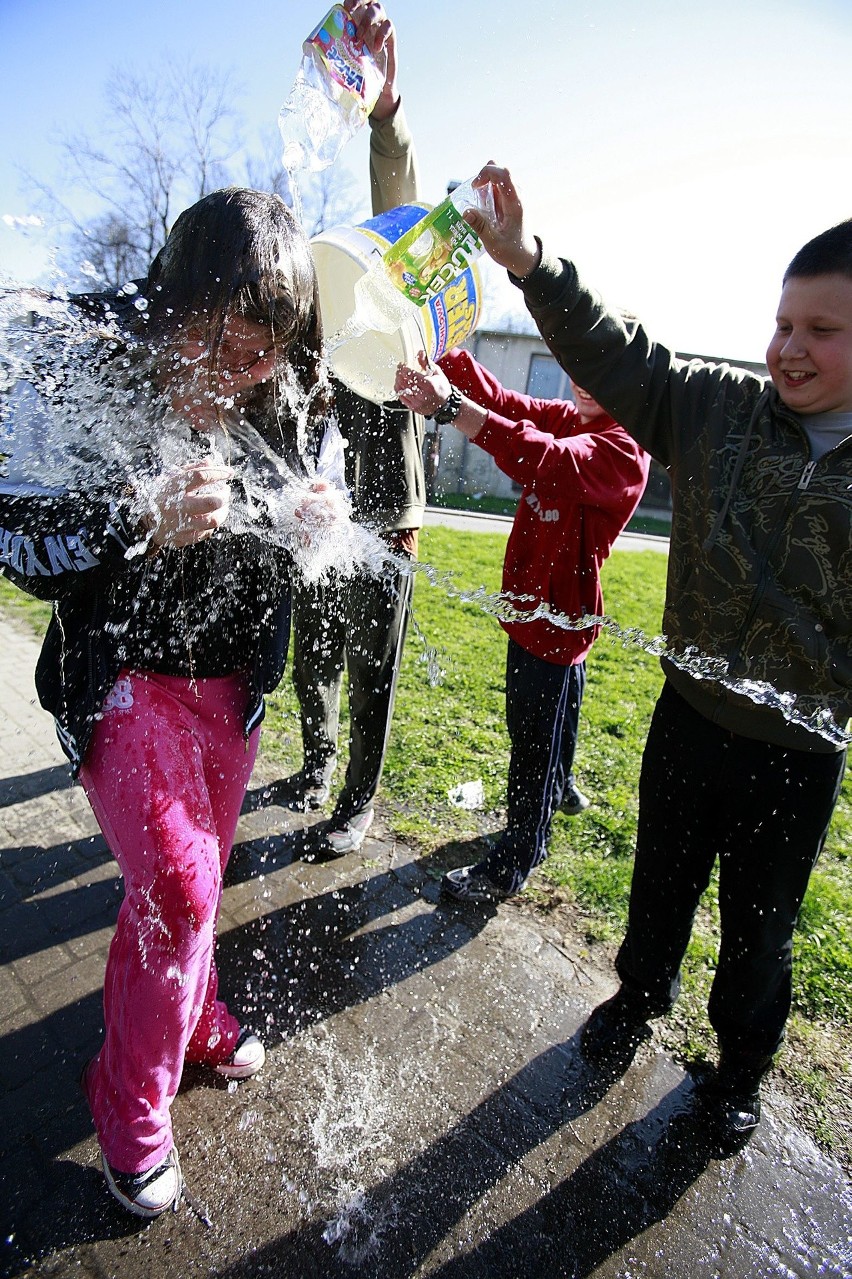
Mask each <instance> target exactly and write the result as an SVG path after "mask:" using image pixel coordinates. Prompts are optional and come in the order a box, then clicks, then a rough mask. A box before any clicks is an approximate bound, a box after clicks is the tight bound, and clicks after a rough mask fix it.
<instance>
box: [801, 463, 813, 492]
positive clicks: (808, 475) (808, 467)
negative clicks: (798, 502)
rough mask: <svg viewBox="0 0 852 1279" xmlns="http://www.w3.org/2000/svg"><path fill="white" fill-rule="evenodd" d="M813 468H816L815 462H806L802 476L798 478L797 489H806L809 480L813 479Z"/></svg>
mask: <svg viewBox="0 0 852 1279" xmlns="http://www.w3.org/2000/svg"><path fill="white" fill-rule="evenodd" d="M815 468H816V462H807V463H806V464H805V469H804V470H803V471H802V474H801V475H800V476H799V483H798V485H797V487H798V488H800V489H806V488H807V487H808V485H809V484H810V482H811V479H812V478H813V473H814V470H815Z"/></svg>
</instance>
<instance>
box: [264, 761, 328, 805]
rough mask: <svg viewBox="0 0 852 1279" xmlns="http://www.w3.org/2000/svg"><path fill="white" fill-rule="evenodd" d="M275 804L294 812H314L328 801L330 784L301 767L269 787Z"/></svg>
mask: <svg viewBox="0 0 852 1279" xmlns="http://www.w3.org/2000/svg"><path fill="white" fill-rule="evenodd" d="M267 789H268V791H269V794H270V798H271V800H272V803H273V804H281V805H282V807H284V808H289V809H291V810H292V811H293V812H294V813H312V812H316V810H317V809H319V808H322V806H323V804H325V803H327V802H328V795H329V786H328V783H327V782H325V781H323V779H322V778H321V777H311V776H309V775H308V774H307V773H305V771H304V769H301V770H300V771H299V772H298V773H293V774H292V776H291V777H283V778H282V779H281V780H280V781H278V782H273V783H272V784H271V785H270V786H269V787H267Z"/></svg>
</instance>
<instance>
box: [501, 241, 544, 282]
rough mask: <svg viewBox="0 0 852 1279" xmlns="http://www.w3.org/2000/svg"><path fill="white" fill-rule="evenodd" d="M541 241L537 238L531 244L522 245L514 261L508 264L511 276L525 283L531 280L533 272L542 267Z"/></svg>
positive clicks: (514, 256) (513, 258)
mask: <svg viewBox="0 0 852 1279" xmlns="http://www.w3.org/2000/svg"><path fill="white" fill-rule="evenodd" d="M541 252H542V250H541V241H540V240H539V239H538V237H535V238H534V239H533V240H532V241H531V242H529V243H525V244H522V245H520V246H519V247H518V249H517V250H516V252H515V253H514V254H513V255H512V261H511V262H510V263H509V264H508V269H509V272H510V274H511V275H513V276H514V277H515V279H516V280H519V281H520V282H521V283H523V281H524V280H527V279H529V277H530V276H531V275H532V273H533V271H535V270H536V269H537V267H539V266H540V265H541Z"/></svg>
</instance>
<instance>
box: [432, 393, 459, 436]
mask: <svg viewBox="0 0 852 1279" xmlns="http://www.w3.org/2000/svg"><path fill="white" fill-rule="evenodd" d="M463 403H464V401H463V400H462V395H461V391H459V390H458V388H457V387H455V386H451V387H450V393H449V395H448V396H447V398H446V399H445V400H444V402H443V403H442V404H440V405H439V406H438V408H437V409H435V411H434V413H433V414H432V421H433V422H437V423H438V425H439V426H449V424H450V423H451V422H455V420H456V418H457V417H458V415H459V413H460V412H461V410H462V405H463Z"/></svg>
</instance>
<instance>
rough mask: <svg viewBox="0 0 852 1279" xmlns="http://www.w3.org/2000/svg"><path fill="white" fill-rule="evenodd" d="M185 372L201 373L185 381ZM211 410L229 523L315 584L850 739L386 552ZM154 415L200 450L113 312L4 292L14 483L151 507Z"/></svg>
mask: <svg viewBox="0 0 852 1279" xmlns="http://www.w3.org/2000/svg"><path fill="white" fill-rule="evenodd" d="M121 294H122V295H123V300H124V304H125V305H131V306H133V307H134V308H137V309H140V308H141V309H143V310H144V307H146V306H147V300H146V299H145V298H144V297H142V296H137V294H138V289H137V288H136V286H135V285H133V284H132V283H128V284H127V285H125V286H124V288H123V289H122V290H121ZM161 354H162V353H161ZM116 367H117V370H118V374H119V376H118V377H117V376H116ZM183 372H185V373H186V375H187V378H188V382H189V387H190V393H195V392H197V394H198V395H199V396H201V395H204V394H207V395H209V390H208V389H207V388H206V386H205V384H204V381H203V376H202V375H203V370H202V369H196V370H193V369H184V370H183ZM193 376H197V377H198V378H199V383H198V386H197V387H195V388H193V383H192V377H193ZM36 389H37V391H38V394H36V393H35V392H36ZM276 394H277V395H278V396H279V397H280V404H279V409H280V410H281V411H283V412H284V413H286V415H287V416H288V417H289V418H291V419H292V420H295V422H296V435H297V448H298V451H299V452H300V454H301V455H302V456H304V457H307V455H308V453H309V449H308V437H309V423H310V416H311V413H310V409H311V399H310V396H308V397H305V396H304V394H303V393H302V392H301V391H300V389H299V388H298V386H297V385H296V383H295V381H294V380H293V379H292V378H287V377H286V376H285V377H283V378H282V379H281V380H280V385H279V384H278V383H276ZM215 408H216V419H217V424H216V426H215V428H214V429H211V431H210V433H209V434H208V435H207V437H206V442H207V446H208V450H209V457H210V459H211V460H217V459H218V460H225V461H227V462H228V463H229V464H230V465H232V466H233V467H234V469H235V471H236V472H237V474H238V477H239V483H238V484H234V485H232V495H231V513H230V516H229V527H230V528H231V529H232V530H233V531H234V532H238V533H252V534H254V535H255V536H257V537H258V538H259V539H261V540H263V541H265V542H268V543H270V544H272V545H275V546H279V547H281V548H283V549H284V550H286V551H287V552H288V553H289V555H290V556H291V557H292V560H293V562H294V564H295V568H296V571H297V572H298V573H299V574H300V575H301V577H302V578H303V579H304V580H305V581H307V582H309V583H315V582H320V581H323V580H325V579H326V578H327V577H328V576H329V574H331V573H332V572H334V573H335V574H337V575H338V576H339V577H346V576H352V575H355V574H358V573H366V574H368V575H371V576H374V577H377V576H381V575H382V574H392V573H397V572H398V573H420V574H422V575H423V576H424V577H425V578H426V579H427V580H428V582H429V583H430V585H432V586H433V587H437V588H439V589H441V590H442V591H443V592H444V593H445V594H446V595H447V596H448V598H450V599H457V600H458V601H459V602H461V603H465V604H471V605H473V606H475V607H476V608H478V609H480V610H481V611H482V612H484V613H486V614H488V615H490V616H493V617H495V618H497V619H498V620H500V621H503V622H516V623H523V624H527V623H531V622H535V621H540V620H547V622H548V623H549V624H550V625H553V626H556V627H559V628H561V629H564V630H570V631H577V630H586V629H588V628H589V627H597V628H599V629H600V630H601V631H602V632H604V633H606V634H608V635H609V636H611V637H612V638H613V639H614V640H616V641H618V642H620V643H621V644H622V645H623V646H625V647H628V646H629V647H638V648H641V649H643V650H644V651H646V652H648V653H649V654H651V655H653V656H656V657H663V658H665V659H667V661H669V662H671V663H672V665H673V666H675V667H676V668H677V669H678V670H682V671H684V672H685V673H686V674H687V675H689V676H690V677H691V678H693V679H697V680H702V681H707V682H715V683H717V684H719V685H720V686H721V687H723V688H725V689H727V690H729V691H730V692H732V693H735V694H738V695H740V696H743V697H746V698H748V699H749V700H751V701H752V702H754V703H755V704H756V705H760V706H765V707H767V708H771V709H773V710H776V711H778V712H779V713H780V714H782V715H783V716H784V718H785V719H786V720H787V721H788V722H789V723H791V724H795V725H799V726H801V727H803V728H805V729H807V730H808V731H809V732H812V733H816V734H818V735H819V736H821V737H823V738H825V739H826V740H827V741H828V742H830V743H831V744H832V745H834V746H841V747H842V746H845V745H847V744H848V742H849V741H850V736H849V734H848V733H847V732H845V731H844V730H843V729H842V728H841V727H840V726H839V725H838V724H837V723H836V721H835V720H834V718H833V716H832V714H831V712H830V710H829V709H828V708H827V707H826V706H825V705H824V704H823V703H822V701H821V699H819V698H817V697H807V696H805V695H802V694H798V695H797V694H793V693H789V692H785V691H782V690H778V689H777V688H775V687H774V686H773V685H771V684H769V683H768V682H766V681H760V680H753V679H747V678H744V677H742V676H736V675H733V674H732V673H731V671H730V670H729V667H728V663H727V662H726V661H724V660H723V659H720V658H714V657H709V656H706V655H704V654H701V653H699V652H698V651H697V650H695V649H687V650H685V651H683V652H678V651H676V650H674V649H673V648H671V647H670V645H669V644H668V642H667V641H666V639H665V637H664V636H650V637H649V636H647V635H645V634H644V633H643V632H642V631H641V630H640V629H638V628H636V627H622V626H620V625H619V624H618V622H617V621H615V620H614V619H613V618H611V617H609V616H606V615H602V616H596V615H589V614H587V615H584V616H582V617H579V618H571V617H568V616H566V615H564V614H561V613H559V612H557V611H555V610H552V609H551V608H550V607H549V605H548V604H546V603H541V602H538V603H536V601H535V599H534V598H533V597H530V596H526V597H525V596H509V595H507V594H505V593H502V592H496V593H495V592H488V591H487V590H486V589H485V587H478V588H476V589H473V590H470V589H467V588H463V587H460V586H459V585H458V583H457V581H456V580H455V577H454V575H453V574H452V573H451V572H442V571H439V570H438V569H436V568H434V567H433V566H432V565H430V564H427V563H421V562H418V563H412V562H410V561H409V560H408V559H407V558H405V557H402V556H395V555H393V554H392V553H391V552H390V551H389V550H388V548H387V546H386V545H385V543H384V542H383V541H382V540H381V538H380V537H379V536H378V535H377V534H376V533H375V532H374V531H373V530H371V529H369V528H366V527H364V526H363V525H361V524H359V523H357V522H356V521H354V520H353V519H352V518H351V511H350V508H349V505H348V501H347V499H346V498H345V497H344V496H343V495H339V496H338V497H331V498H329V497H328V495H327V496H326V498H325V499H322V500H318V497H317V492H316V485H317V479H318V478H321V477H317V475H315V474H308V475H298V474H296V473H295V471H294V470H292V469H291V468H290V467H289V466H288V464H287V463H286V462H285V461H284V460H283V459H282V458H281V456H280V455H279V454H278V453H277V452H275V450H274V449H272V447H271V446H270V445H269V444H268V443H267V441H266V440H265V439H264V437H263V436H262V435H261V434H260V432H259V431H258V430H257V429H256V428H255V427H254V426H253V425H252V424H251V422H249V421H248V419H247V418H246V417H245V416H244V415H243V414H242V413H241V411H240V409H239V407H238V406H237V405H236V404H235V403H234V401H233V400H229V399H228V398H227V397H219V398H218V399H217V401H216V404H215ZM152 415H153V419H154V420H155V421H156V423H157V427H156V429H157V449H158V454H159V458H160V463H161V467H162V468H163V469H168V468H169V467H177V466H181V465H184V464H186V463H187V462H189V461H198V445H199V433H198V432H195V431H193V430H192V429H191V427H190V426H189V424H188V421H187V419H186V418H185V417H182V416H181V415H180V414H178V413H177V412H174V411H172V412H170V411H169V410H168V406H163V404H162V402H161V397H160V398H159V399H158V394H157V392H156V390H155V383H154V372H153V370H152V368H151V360H150V358H149V356H146V350H145V349H143V348H142V346H141V345H139V344H137V345H136V346H134V342H133V340H132V339H129V338H128V336H127V334H126V332H125V331H124V330H123V328H120V326H119V316H118V314H117V312H116V311H110V310H107V311H106V312H105V314H104V315H103V316H101V317H98V319H97V321H95V320H93V319H92V318H90V317H88V316H86V315H85V314H84V313H83V312H81V311H80V310H79V309H78V308H77V307H75V306H72V305H71V304H69V302H68V301H67V300H66V299H63V298H62V297H53V296H49V295H47V294H45V293H44V292H42V291H39V290H35V289H27V290H22V289H13V290H5V291H4V292H2V293H0V457H2V458H3V459H4V460H5V463H6V474H7V477H9V476H10V475H11V472H10V467H11V468H13V470H14V476H13V478H15V479H16V480H17V481H18V482H22V483H24V484H27V483H32V484H33V485H35V486H42V487H44V486H45V485H47V486H48V487H49V488H52V489H53V490H61V489H63V488H64V489H67V490H69V491H72V492H73V491H80V492H85V493H92V492H93V490H94V491H95V492H97V491H100V492H101V493H102V495H103V496H104V497H105V498H107V499H108V498H109V497H111V496H112V495H113V494H114V493H115V492H116V491H117V490H125V491H128V492H131V493H132V494H133V497H132V506H133V511H132V514H133V515H135V516H136V518H138V519H139V520H141V518H142V516H143V515H144V514H145V513H146V512H147V511H149V510H150V509H151V504H152V502H153V499H154V496H155V485H156V484H157V483H158V482H160V480H161V473H160V474H159V475H156V476H154V475H152V474H151V473H150V469H148V470H146V469H145V467H143V466H140V459H150V453H151V441H152V426H151V423H152ZM12 453H13V456H11V457H10V454H12ZM529 605H532V606H533V607H527V606H529ZM208 620H209V619H207V618H205V619H204V622H203V624H204V625H206V624H207V622H208ZM413 629H414V630H415V633H416V634H417V635H418V637H419V639H420V641H421V644H422V646H423V656H422V662H423V663H424V665H425V666H426V668H427V678H428V680H429V683H430V685H431V686H433V687H435V686H437V685H438V684H439V683H440V682H441V679H442V678H443V671H442V670H441V665H440V660H439V655H438V653H437V651H436V650H435V649H434V648H432V647H430V646H429V644H428V642H427V640H426V637H425V636H424V635H423V632H422V629H421V628H420V627H419V625H418V624H417V622H416V620H413Z"/></svg>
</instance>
